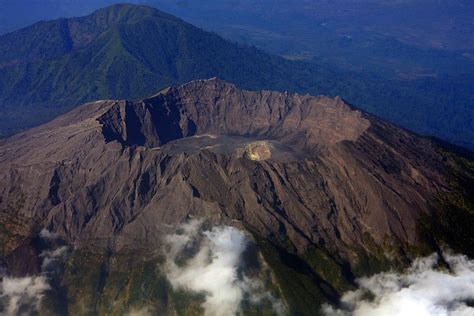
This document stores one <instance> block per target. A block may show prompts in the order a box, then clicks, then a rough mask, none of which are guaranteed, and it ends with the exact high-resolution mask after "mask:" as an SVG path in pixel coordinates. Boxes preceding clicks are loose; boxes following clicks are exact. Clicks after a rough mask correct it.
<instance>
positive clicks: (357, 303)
mask: <svg viewBox="0 0 474 316" xmlns="http://www.w3.org/2000/svg"><path fill="white" fill-rule="evenodd" d="M443 258H444V260H445V261H446V262H447V263H448V265H449V270H447V269H441V268H440V267H439V258H438V256H437V255H436V254H433V255H431V256H429V257H426V258H421V259H417V260H415V261H414V263H413V264H412V266H411V267H410V268H409V269H408V270H407V271H406V272H405V273H403V274H400V273H395V272H384V273H380V274H376V275H374V276H372V277H367V278H361V279H359V280H358V284H359V289H357V290H356V291H351V292H348V293H347V294H345V295H344V296H343V297H342V299H341V306H342V307H341V309H334V308H332V307H330V306H328V305H326V306H324V308H323V310H324V311H325V313H326V315H341V316H346V315H353V316H362V315H363V316H411V315H413V316H425V315H426V316H467V315H474V308H473V307H471V306H469V305H468V304H467V302H473V301H474V261H472V260H469V259H468V258H467V257H465V256H462V255H452V254H444V255H443ZM369 297H371V298H372V299H369Z"/></svg>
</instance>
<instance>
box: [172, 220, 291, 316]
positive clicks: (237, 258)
mask: <svg viewBox="0 0 474 316" xmlns="http://www.w3.org/2000/svg"><path fill="white" fill-rule="evenodd" d="M200 227H201V222H199V221H195V220H194V221H191V222H189V223H186V224H184V225H182V226H181V227H180V229H179V231H180V232H179V233H177V234H173V235H169V236H167V238H166V242H167V244H168V245H169V256H168V260H167V264H166V274H167V277H168V279H169V280H170V282H171V284H172V286H173V288H175V289H183V290H188V291H193V292H197V293H203V294H205V301H204V303H203V305H202V307H203V308H204V310H205V314H206V315H222V316H226V315H235V314H236V313H237V312H238V311H239V310H240V308H241V303H242V301H243V300H244V299H245V298H246V297H248V298H249V301H250V303H254V304H256V303H259V302H261V301H262V300H267V302H270V303H271V304H272V307H273V309H274V310H275V312H277V313H281V312H282V311H283V309H284V308H283V304H282V303H281V302H280V301H279V300H277V299H276V298H274V297H273V296H272V295H271V294H270V293H269V292H267V291H265V289H264V286H263V283H262V282H261V281H259V280H258V279H257V278H250V277H248V276H247V275H245V273H243V272H242V271H241V267H242V263H243V259H242V256H243V254H244V251H245V250H246V249H247V246H248V244H249V240H248V239H247V237H246V236H245V234H244V233H242V232H241V231H239V230H238V229H236V228H233V227H229V226H219V227H214V228H213V229H211V230H208V231H204V232H202V230H201V228H200ZM186 254H188V255H187V256H188V257H186ZM189 254H191V255H189ZM183 256H184V258H183ZM180 261H184V262H182V263H181V264H177V262H180Z"/></svg>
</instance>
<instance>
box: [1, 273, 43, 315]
mask: <svg viewBox="0 0 474 316" xmlns="http://www.w3.org/2000/svg"><path fill="white" fill-rule="evenodd" d="M49 289H50V287H49V285H48V281H47V279H46V277H44V276H34V277H25V278H9V277H4V278H3V280H2V282H1V283H0V299H1V301H2V303H3V304H2V305H4V306H5V310H4V313H5V315H20V314H21V315H29V314H31V312H32V311H34V310H36V309H37V307H38V305H39V303H40V301H41V299H42V298H43V295H44V293H45V291H47V290H49ZM20 311H21V313H20Z"/></svg>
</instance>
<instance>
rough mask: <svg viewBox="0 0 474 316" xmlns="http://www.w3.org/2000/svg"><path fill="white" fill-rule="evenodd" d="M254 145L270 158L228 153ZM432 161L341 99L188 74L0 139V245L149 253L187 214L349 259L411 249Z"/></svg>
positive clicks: (403, 134)
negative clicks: (48, 239) (45, 237)
mask: <svg viewBox="0 0 474 316" xmlns="http://www.w3.org/2000/svg"><path fill="white" fill-rule="evenodd" d="M254 142H266V143H268V144H271V146H269V147H268V148H269V149H270V152H271V154H270V155H269V157H268V153H266V154H265V155H266V156H265V159H264V160H260V161H254V160H252V159H246V157H247V156H246V155H242V154H240V155H239V154H238V152H239V149H241V150H245V148H246V146H248V144H252V143H254ZM240 153H242V151H240ZM289 157H291V159H290V158H289ZM442 160H443V158H442V156H441V155H440V154H439V153H438V151H437V149H436V146H435V145H433V144H432V142H431V141H429V140H427V139H424V138H420V137H418V136H416V135H414V134H412V133H410V132H408V131H405V130H402V129H400V128H397V127H395V126H393V125H391V124H388V123H386V122H383V121H381V120H379V119H378V118H375V117H373V116H370V115H368V114H366V113H363V112H361V111H359V110H357V109H355V108H352V107H351V106H349V105H347V104H346V103H344V101H343V100H341V99H340V98H335V99H331V98H327V97H313V96H308V95H304V96H302V95H289V94H287V93H280V92H269V91H262V92H250V91H243V90H239V89H238V88H236V87H235V86H234V85H231V84H229V83H226V82H223V81H221V80H218V79H210V80H200V81H193V82H190V83H188V84H185V85H182V86H179V87H176V88H169V89H166V90H163V91H161V92H160V93H158V94H157V95H155V96H153V97H150V98H148V99H144V100H142V101H139V102H129V101H116V100H105V101H98V102H94V103H89V104H85V105H83V106H81V107H79V108H76V109H74V110H73V111H71V112H69V113H67V114H65V115H63V116H61V117H59V118H57V119H55V120H54V121H51V122H50V123H47V124H45V125H42V126H40V127H38V128H34V129H31V130H29V131H27V132H25V133H22V134H18V135H16V136H13V137H11V138H9V139H6V140H2V141H1V143H0V197H1V198H0V209H1V210H2V216H1V218H0V220H1V223H2V224H3V225H10V226H11V227H12V228H11V232H12V233H13V234H14V235H15V236H16V237H15V238H12V239H11V240H10V241H9V242H8V244H7V245H6V246H5V247H4V249H3V251H4V255H6V254H8V253H10V252H11V251H12V250H13V249H15V248H16V247H17V246H18V245H20V244H21V242H22V241H23V240H25V239H26V238H28V236H31V234H33V232H38V231H39V230H41V229H42V228H44V227H46V228H48V229H49V230H51V231H53V232H55V233H57V234H59V235H60V236H62V237H63V238H64V239H65V240H67V241H68V242H69V243H70V244H72V245H74V247H75V248H76V249H80V248H87V247H93V248H104V249H105V248H107V249H115V250H122V249H137V248H145V247H148V246H150V245H156V244H157V243H158V242H159V239H160V236H161V235H162V234H163V233H165V232H167V231H169V229H170V228H172V227H175V226H176V225H177V224H178V223H180V222H182V221H183V220H185V219H186V218H189V217H197V218H207V219H209V220H210V221H213V222H216V223H228V224H232V225H237V226H243V227H247V228H249V229H251V230H254V231H257V232H258V233H259V234H260V235H261V236H263V237H266V238H268V239H269V240H274V241H275V242H277V243H278V242H279V241H281V240H282V239H284V238H288V239H289V240H290V242H291V243H292V244H294V245H295V246H296V248H297V250H298V251H299V252H301V253H304V251H305V249H307V247H308V246H310V245H324V247H326V248H327V249H332V250H334V251H338V253H339V254H340V255H341V256H342V257H346V258H350V257H351V255H352V249H353V248H354V245H359V246H360V247H366V246H367V236H370V240H372V242H375V244H378V245H382V244H385V243H390V244H394V245H399V244H400V245H404V246H408V245H417V243H418V242H419V236H418V234H417V232H416V223H417V220H418V219H419V218H420V216H423V215H424V214H429V213H430V211H431V206H432V205H431V201H432V200H433V198H434V196H435V195H436V194H438V193H439V192H442V191H443V190H445V189H446V188H447V184H446V183H445V180H444V174H443V173H444V167H443V162H442ZM11 223H14V227H13V226H12V225H13V224H11Z"/></svg>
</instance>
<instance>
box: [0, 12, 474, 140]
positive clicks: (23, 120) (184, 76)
mask: <svg viewBox="0 0 474 316" xmlns="http://www.w3.org/2000/svg"><path fill="white" fill-rule="evenodd" d="M45 34H46V35H45ZM0 61H1V62H0V110H1V112H2V116H1V118H0V130H1V131H0V133H1V134H4V135H6V134H8V133H12V132H15V131H18V130H21V129H22V128H26V127H28V126H32V125H35V124H38V123H40V122H44V121H46V120H48V119H51V118H53V117H54V116H56V115H57V114H59V113H62V112H64V111H67V110H68V109H70V108H71V107H72V106H75V105H78V104H81V103H84V102H86V101H92V100H96V99H107V98H113V99H116V98H119V99H122V98H126V99H137V98H141V97H146V96H148V95H151V94H153V93H155V92H156V91H159V90H160V89H161V88H163V87H165V86H169V85H175V84H178V83H183V82H187V81H190V80H193V79H205V78H210V77H214V76H218V77H220V78H222V79H225V80H228V81H230V82H233V83H236V84H237V85H238V86H240V87H242V88H246V89H252V90H259V89H272V90H283V91H284V90H288V91H291V92H298V93H310V94H314V95H320V94H324V95H331V96H335V95H340V96H342V97H343V98H345V99H346V100H348V101H349V102H351V103H353V104H357V105H361V106H363V108H364V109H365V110H367V111H369V112H372V113H374V114H376V115H379V116H382V117H384V118H387V119H389V120H391V121H393V122H396V123H398V124H401V125H404V126H405V127H408V128H411V129H413V130H415V131H418V132H420V133H427V134H432V135H436V136H438V137H441V138H444V139H446V140H448V141H452V142H455V143H457V144H460V145H464V146H474V143H473V141H472V140H473V139H474V129H472V124H473V120H474V109H473V108H472V102H473V100H474V91H473V90H472V89H471V87H472V86H474V77H472V76H471V77H470V76H469V75H466V76H465V78H463V80H459V81H453V80H452V78H445V80H444V79H437V80H434V79H429V78H427V79H419V80H414V81H400V80H384V79H382V78H379V77H375V76H373V75H370V74H365V75H361V74H359V73H355V72H350V71H346V70H345V71H335V70H334V67H329V66H328V65H325V64H324V63H316V64H315V63H309V64H308V63H303V62H298V61H290V60H286V59H283V58H280V57H276V56H272V55H268V54H266V53H264V52H262V51H260V50H258V49H256V48H253V47H248V46H243V45H238V44H234V43H231V42H228V41H225V40H223V39H222V38H220V37H219V36H217V35H215V34H212V33H207V32H204V31H203V30H201V29H198V28H196V27H193V26H192V25H190V24H187V23H185V22H183V21H182V20H179V19H177V18H174V17H172V16H170V15H167V14H165V13H162V12H160V11H158V10H154V9H151V8H148V7H141V6H133V5H116V6H112V7H108V8H105V9H102V10H99V11H97V12H95V13H94V14H92V15H89V16H86V17H82V18H73V19H67V20H66V19H60V20H55V21H50V22H40V23H37V24H35V25H33V26H30V27H28V28H25V29H22V30H19V31H16V32H13V33H9V34H6V35H3V36H1V37H0Z"/></svg>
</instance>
